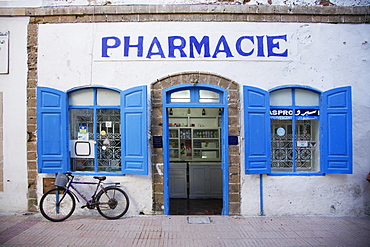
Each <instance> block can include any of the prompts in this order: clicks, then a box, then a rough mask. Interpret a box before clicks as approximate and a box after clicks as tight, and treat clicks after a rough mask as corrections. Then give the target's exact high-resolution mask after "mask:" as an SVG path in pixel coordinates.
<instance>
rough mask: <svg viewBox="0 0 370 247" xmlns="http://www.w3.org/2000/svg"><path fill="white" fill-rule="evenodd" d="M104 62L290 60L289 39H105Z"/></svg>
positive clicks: (107, 37) (257, 37) (283, 36)
mask: <svg viewBox="0 0 370 247" xmlns="http://www.w3.org/2000/svg"><path fill="white" fill-rule="evenodd" d="M100 55H101V59H108V60H109V59H148V60H150V59H176V58H177V59H178V58H180V59H197V58H198V59H199V58H200V59H245V58H287V57H288V56H289V43H288V35H287V34H281V35H240V36H235V35H232V36H230V37H229V36H227V35H213V36H208V35H204V36H199V35H197V36H195V35H194V36H192V35H189V36H181V35H174V36H165V37H163V36H161V37H159V36H144V35H143V36H124V35H123V36H122V37H118V36H103V37H101V54H100Z"/></svg>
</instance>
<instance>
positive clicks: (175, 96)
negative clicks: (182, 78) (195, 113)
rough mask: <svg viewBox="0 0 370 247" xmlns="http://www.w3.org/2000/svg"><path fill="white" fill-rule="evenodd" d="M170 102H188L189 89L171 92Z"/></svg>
mask: <svg viewBox="0 0 370 247" xmlns="http://www.w3.org/2000/svg"><path fill="white" fill-rule="evenodd" d="M171 102H190V90H182V91H178V92H175V93H172V94H171Z"/></svg>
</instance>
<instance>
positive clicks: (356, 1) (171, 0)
mask: <svg viewBox="0 0 370 247" xmlns="http://www.w3.org/2000/svg"><path fill="white" fill-rule="evenodd" d="M244 2H246V1H244V0H235V2H234V3H231V4H243V3H244ZM270 2H271V4H272V5H288V6H316V5H320V4H319V2H320V1H317V0H272V1H270ZM330 3H331V5H334V6H365V5H370V1H369V0H330ZM128 4H227V3H222V2H219V0H64V1H61V0H1V1H0V7H47V6H77V5H128ZM244 4H246V5H257V4H262V5H270V3H269V1H268V0H250V1H249V2H246V3H244Z"/></svg>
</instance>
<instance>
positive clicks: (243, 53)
mask: <svg viewBox="0 0 370 247" xmlns="http://www.w3.org/2000/svg"><path fill="white" fill-rule="evenodd" d="M244 39H249V40H250V41H251V42H252V44H254V38H253V36H242V37H240V38H239V39H238V40H237V41H236V50H237V52H238V53H239V54H240V55H242V56H244V57H248V56H250V55H252V54H253V52H254V48H253V49H252V50H251V51H250V52H244V51H243V50H242V41H243V40H244Z"/></svg>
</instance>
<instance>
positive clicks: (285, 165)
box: [271, 120, 293, 172]
mask: <svg viewBox="0 0 370 247" xmlns="http://www.w3.org/2000/svg"><path fill="white" fill-rule="evenodd" d="M292 140H293V133H292V121H291V120H271V149H272V150H271V170H272V171H273V172H292V171H293V150H292V148H293V146H292Z"/></svg>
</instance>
